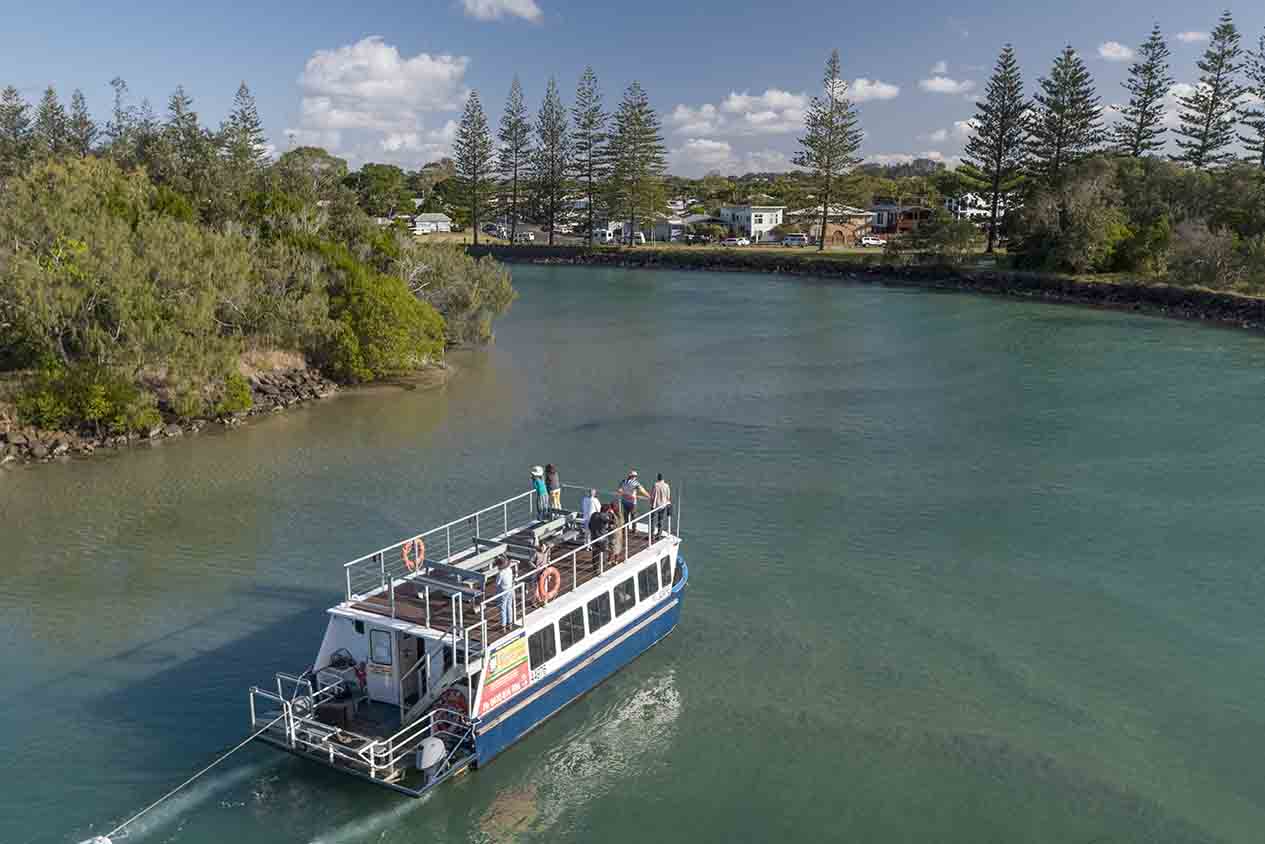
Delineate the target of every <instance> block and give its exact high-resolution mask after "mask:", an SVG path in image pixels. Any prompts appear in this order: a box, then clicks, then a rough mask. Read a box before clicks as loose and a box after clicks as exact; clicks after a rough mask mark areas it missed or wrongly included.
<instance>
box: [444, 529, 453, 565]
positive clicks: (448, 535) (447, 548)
mask: <svg viewBox="0 0 1265 844" xmlns="http://www.w3.org/2000/svg"><path fill="white" fill-rule="evenodd" d="M451 559H452V526H451V525H449V526H448V527H445V528H444V562H448V561H449V560H451Z"/></svg>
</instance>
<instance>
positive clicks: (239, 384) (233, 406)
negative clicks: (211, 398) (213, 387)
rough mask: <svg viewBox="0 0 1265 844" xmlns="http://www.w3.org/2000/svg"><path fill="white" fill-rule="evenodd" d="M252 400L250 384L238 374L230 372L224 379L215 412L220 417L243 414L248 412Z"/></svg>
mask: <svg viewBox="0 0 1265 844" xmlns="http://www.w3.org/2000/svg"><path fill="white" fill-rule="evenodd" d="M253 403H254V399H252V398H251V395H250V382H248V381H247V380H246V379H245V377H243V376H242V375H241V373H238V372H230V373H229V374H228V377H227V378H225V379H224V387H223V392H222V394H221V396H220V400H219V401H218V402H216V404H215V412H216V413H217V414H220V415H224V414H229V413H244V412H246V411H247V410H250V407H251V405H252V404H253Z"/></svg>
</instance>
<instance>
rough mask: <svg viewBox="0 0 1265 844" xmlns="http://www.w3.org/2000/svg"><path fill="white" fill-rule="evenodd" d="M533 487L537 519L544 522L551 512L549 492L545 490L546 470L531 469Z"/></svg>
mask: <svg viewBox="0 0 1265 844" xmlns="http://www.w3.org/2000/svg"><path fill="white" fill-rule="evenodd" d="M531 486H532V489H533V490H535V492H536V518H537V519H540V520H541V521H544V519H545V517H546V516H547V515H548V510H549V491H548V490H547V489H545V470H544V469H543V468H542V467H540V466H533V467H532V468H531Z"/></svg>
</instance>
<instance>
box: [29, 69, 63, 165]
mask: <svg viewBox="0 0 1265 844" xmlns="http://www.w3.org/2000/svg"><path fill="white" fill-rule="evenodd" d="M33 138H34V141H35V149H36V150H37V152H38V153H39V154H40V155H44V156H49V157H52V156H58V155H64V154H65V153H66V152H67V150H69V149H70V118H68V117H67V116H66V109H65V108H64V107H63V106H62V104H61V100H59V99H58V98H57V91H56V90H55V89H54V88H53V86H52V85H49V86H48V87H47V88H46V89H44V96H43V97H42V98H41V99H40V104H39V107H38V108H36V110H35V127H34V131H33Z"/></svg>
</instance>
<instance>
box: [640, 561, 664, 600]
mask: <svg viewBox="0 0 1265 844" xmlns="http://www.w3.org/2000/svg"><path fill="white" fill-rule="evenodd" d="M637 589H638V590H640V591H641V600H643V601H644V600H646V599H647V598H649V597H650V596H651V595H653V594H654V593H655V592H658V591H659V567H658V566H654V565H649V566H646V567H645V568H644V569H642V570H641V571H639V572H637Z"/></svg>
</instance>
